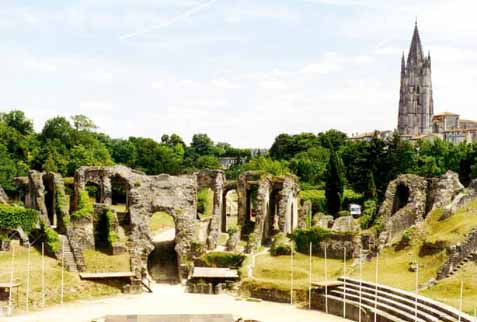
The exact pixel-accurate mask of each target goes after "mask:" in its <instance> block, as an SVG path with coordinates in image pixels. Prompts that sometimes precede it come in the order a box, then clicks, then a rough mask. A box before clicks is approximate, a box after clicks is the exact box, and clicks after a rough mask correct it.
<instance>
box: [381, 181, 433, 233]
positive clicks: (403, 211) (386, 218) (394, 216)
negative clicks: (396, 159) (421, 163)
mask: <svg viewBox="0 0 477 322" xmlns="http://www.w3.org/2000/svg"><path fill="white" fill-rule="evenodd" d="M399 186H402V187H405V188H406V189H408V191H409V198H408V200H407V202H405V205H404V206H403V207H402V208H400V209H397V210H396V203H397V202H399V201H398V200H397V196H396V194H397V191H398V187H399ZM401 202H402V201H401ZM426 202H427V180H426V179H425V178H422V177H419V176H417V175H413V174H404V175H400V176H399V177H397V178H396V179H395V180H393V181H391V182H390V183H389V185H388V188H387V190H386V194H385V198H384V201H383V203H382V204H381V207H380V208H379V213H378V216H379V217H381V218H382V222H383V223H384V232H383V233H382V234H381V237H380V238H381V239H382V241H383V242H386V241H387V240H389V239H390V238H392V236H394V235H397V234H398V233H400V232H402V231H403V230H405V229H406V228H408V227H411V226H413V225H415V224H418V223H421V222H422V221H423V220H424V216H425V213H426Z"/></svg>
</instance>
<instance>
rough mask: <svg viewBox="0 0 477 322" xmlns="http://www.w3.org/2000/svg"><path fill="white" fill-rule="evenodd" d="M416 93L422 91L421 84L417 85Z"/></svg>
mask: <svg viewBox="0 0 477 322" xmlns="http://www.w3.org/2000/svg"><path fill="white" fill-rule="evenodd" d="M416 93H417V94H419V93H421V89H420V87H419V85H417V86H416Z"/></svg>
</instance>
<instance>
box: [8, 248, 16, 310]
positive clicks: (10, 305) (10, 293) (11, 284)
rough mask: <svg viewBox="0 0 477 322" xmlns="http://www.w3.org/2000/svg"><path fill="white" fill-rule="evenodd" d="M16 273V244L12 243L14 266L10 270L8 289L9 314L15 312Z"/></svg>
mask: <svg viewBox="0 0 477 322" xmlns="http://www.w3.org/2000/svg"><path fill="white" fill-rule="evenodd" d="M14 274H15V246H14V245H12V266H11V271H10V288H9V290H8V315H11V314H12V313H13V303H12V289H13V276H14Z"/></svg>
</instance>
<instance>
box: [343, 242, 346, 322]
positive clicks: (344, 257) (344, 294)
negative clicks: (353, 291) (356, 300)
mask: <svg viewBox="0 0 477 322" xmlns="http://www.w3.org/2000/svg"><path fill="white" fill-rule="evenodd" d="M343 277H344V290H343V319H346V247H343Z"/></svg>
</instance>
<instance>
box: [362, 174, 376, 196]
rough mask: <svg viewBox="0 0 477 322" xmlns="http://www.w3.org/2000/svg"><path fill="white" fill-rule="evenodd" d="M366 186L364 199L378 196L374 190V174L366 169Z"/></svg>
mask: <svg viewBox="0 0 477 322" xmlns="http://www.w3.org/2000/svg"><path fill="white" fill-rule="evenodd" d="M366 181H367V188H366V191H365V193H364V197H365V198H366V199H371V200H375V199H376V198H377V196H378V194H377V192H376V185H375V184H374V175H373V172H372V171H371V170H368V175H367V176H366Z"/></svg>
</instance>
